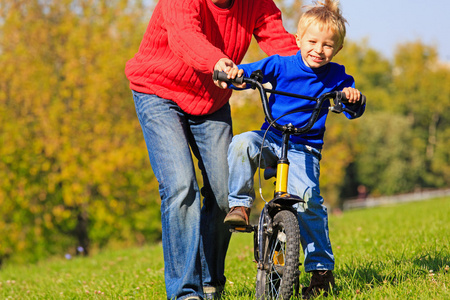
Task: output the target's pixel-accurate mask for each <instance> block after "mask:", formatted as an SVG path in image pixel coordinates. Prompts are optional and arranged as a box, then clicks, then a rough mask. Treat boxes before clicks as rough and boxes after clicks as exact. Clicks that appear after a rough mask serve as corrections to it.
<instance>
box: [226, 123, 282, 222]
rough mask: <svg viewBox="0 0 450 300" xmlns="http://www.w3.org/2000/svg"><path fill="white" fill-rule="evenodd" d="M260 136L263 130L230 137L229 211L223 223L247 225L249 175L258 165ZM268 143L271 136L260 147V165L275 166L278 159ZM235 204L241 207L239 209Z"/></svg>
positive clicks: (251, 196)
mask: <svg viewBox="0 0 450 300" xmlns="http://www.w3.org/2000/svg"><path fill="white" fill-rule="evenodd" d="M263 136H264V132H263V131H250V132H245V133H242V134H239V135H237V136H235V137H233V140H232V142H231V145H230V148H229V149H228V165H229V170H230V172H229V173H230V178H229V180H228V189H229V195H228V202H229V206H230V208H232V210H231V211H230V213H229V214H228V215H227V217H226V219H225V222H227V223H229V224H237V225H242V223H247V225H248V214H249V213H250V210H249V208H250V207H251V206H252V203H253V200H254V199H255V190H254V179H253V176H254V175H255V172H256V170H257V168H258V164H259V157H260V153H261V144H262V143H263ZM271 142H272V138H270V137H269V136H267V137H266V140H265V141H264V147H263V149H262V156H261V168H265V167H266V166H272V165H275V164H276V162H277V160H278V157H277V156H276V154H275V153H274V151H273V148H272V146H271ZM239 207H243V208H242V209H243V210H242V209H240V208H239ZM233 208H234V209H233ZM245 208H247V209H245ZM228 220H230V221H228Z"/></svg>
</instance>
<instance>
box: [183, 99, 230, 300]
mask: <svg viewBox="0 0 450 300" xmlns="http://www.w3.org/2000/svg"><path fill="white" fill-rule="evenodd" d="M189 123H190V127H189V128H190V132H191V134H192V138H193V139H192V142H191V147H192V150H193V152H194V154H195V156H196V157H197V158H198V160H199V167H200V170H201V172H202V176H203V188H202V190H201V193H202V195H203V197H204V199H203V207H202V211H201V225H200V231H201V237H202V278H203V286H204V292H205V296H204V298H205V299H208V297H210V296H212V295H214V294H218V293H220V291H221V289H222V288H223V286H224V285H225V282H226V278H225V275H224V268H225V256H226V252H227V249H228V244H229V240H230V237H231V233H230V232H229V230H228V227H227V226H226V225H225V224H223V220H224V218H225V215H226V214H227V212H228V185H227V182H228V164H227V151H228V146H229V144H230V142H231V138H232V126H231V113H230V107H229V105H228V104H227V105H225V106H224V107H223V108H221V109H220V110H218V111H217V112H215V113H213V114H211V115H208V116H200V117H196V116H189ZM206 294H208V295H206Z"/></svg>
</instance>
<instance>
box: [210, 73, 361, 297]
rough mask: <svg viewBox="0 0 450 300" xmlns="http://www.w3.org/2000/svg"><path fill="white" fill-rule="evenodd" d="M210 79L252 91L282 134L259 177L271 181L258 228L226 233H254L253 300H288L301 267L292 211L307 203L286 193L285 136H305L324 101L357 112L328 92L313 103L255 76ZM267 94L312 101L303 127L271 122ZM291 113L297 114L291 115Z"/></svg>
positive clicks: (339, 109) (334, 107)
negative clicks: (272, 162) (270, 164)
mask: <svg viewBox="0 0 450 300" xmlns="http://www.w3.org/2000/svg"><path fill="white" fill-rule="evenodd" d="M213 79H214V80H219V81H225V82H228V83H238V84H242V83H246V84H247V85H250V87H251V88H252V89H257V90H258V91H259V94H260V98H261V103H262V107H263V111H264V114H265V117H266V119H267V121H268V123H269V124H270V126H272V127H274V128H275V129H277V130H279V131H281V132H282V141H283V145H282V151H281V156H280V157H279V159H278V161H277V166H276V172H275V171H273V169H271V168H266V169H265V172H264V178H265V179H270V178H272V177H275V178H276V181H275V190H274V198H273V199H272V200H270V201H269V202H267V201H265V200H264V201H265V202H266V204H265V205H264V208H263V209H262V211H261V214H260V217H259V221H258V224H257V225H248V226H231V228H230V231H232V232H253V233H254V238H253V241H254V246H253V248H254V258H255V261H256V263H257V274H256V299H290V298H291V296H293V295H295V294H297V293H298V287H299V275H300V269H299V268H300V265H301V264H300V229H299V224H298V219H297V210H296V209H295V208H294V207H293V206H294V205H296V204H298V205H300V204H305V203H306V202H305V201H304V200H303V199H301V198H300V197H299V196H297V195H292V194H288V193H287V186H288V172H289V160H288V158H287V154H288V144H289V137H290V136H291V135H300V134H303V133H305V132H307V131H309V130H310V129H311V128H312V127H313V125H314V123H315V122H316V120H317V117H318V116H319V113H320V111H321V110H322V109H324V108H323V107H322V106H323V103H324V102H325V100H327V99H329V100H333V105H331V106H329V107H328V109H330V111H332V112H334V113H342V112H344V111H345V112H347V113H350V114H356V113H355V112H353V111H351V110H349V109H347V108H346V107H344V106H343V103H345V100H346V98H345V94H344V93H343V92H338V91H336V92H330V93H326V94H323V95H321V96H320V97H318V98H314V97H309V96H304V95H299V94H293V93H287V92H282V91H276V90H272V89H269V88H265V87H264V86H263V84H262V74H261V72H258V71H255V72H253V73H252V75H251V76H250V77H236V78H235V79H228V78H227V74H226V73H224V72H218V71H215V72H214V74H213ZM268 92H269V93H271V94H280V95H285V96H289V97H295V98H301V99H306V100H312V101H316V105H315V106H314V108H313V109H312V113H311V117H310V118H309V120H308V122H307V124H306V125H304V126H303V127H301V128H296V127H294V126H293V125H292V124H286V125H280V124H278V123H277V120H278V119H279V118H278V119H275V120H274V119H273V117H272V114H271V112H270V109H269V101H268V97H267V93H268ZM361 102H362V103H363V104H364V103H365V102H366V98H365V96H364V95H361ZM295 112H298V111H292V112H291V113H295ZM282 117H283V116H282ZM280 118H281V117H280Z"/></svg>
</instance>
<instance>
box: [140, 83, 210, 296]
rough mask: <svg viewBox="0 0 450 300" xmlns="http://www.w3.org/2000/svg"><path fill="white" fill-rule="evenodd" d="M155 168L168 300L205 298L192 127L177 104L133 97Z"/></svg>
mask: <svg viewBox="0 0 450 300" xmlns="http://www.w3.org/2000/svg"><path fill="white" fill-rule="evenodd" d="M133 98H134V101H135V106H136V112H137V115H138V118H139V121H140V123H141V127H142V130H143V133H144V138H145V142H146V144H147V150H148V153H149V158H150V163H151V165H152V169H153V172H154V173H155V176H156V178H157V179H158V182H159V191H160V196H161V223H162V241H163V252H164V268H165V270H164V273H165V283H166V291H167V298H168V299H175V298H177V299H184V298H187V297H189V296H199V295H202V284H201V262H200V255H199V253H200V195H199V194H200V193H199V190H198V186H197V182H196V178H195V172H194V165H193V161H192V157H191V152H190V148H189V144H188V135H187V133H188V131H187V128H188V126H189V125H188V124H187V121H186V118H185V116H184V114H183V112H182V111H181V109H180V108H179V107H178V106H177V105H176V104H175V103H174V102H172V101H170V100H166V99H162V98H160V97H157V96H155V95H147V94H142V93H137V92H133Z"/></svg>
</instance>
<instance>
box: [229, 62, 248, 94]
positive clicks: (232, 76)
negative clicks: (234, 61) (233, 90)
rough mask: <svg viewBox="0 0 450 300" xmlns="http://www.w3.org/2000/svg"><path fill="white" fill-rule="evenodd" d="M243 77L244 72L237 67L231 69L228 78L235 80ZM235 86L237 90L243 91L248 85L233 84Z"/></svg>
mask: <svg viewBox="0 0 450 300" xmlns="http://www.w3.org/2000/svg"><path fill="white" fill-rule="evenodd" d="M242 75H244V70H242V69H241V70H239V69H238V67H237V66H236V67H235V68H231V69H230V71H229V72H228V76H227V77H228V78H229V79H235V78H236V77H241V76H242ZM233 85H234V86H235V87H237V88H240V89H243V88H245V86H246V83H245V82H244V83H241V84H237V83H235V82H234V83H233Z"/></svg>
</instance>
